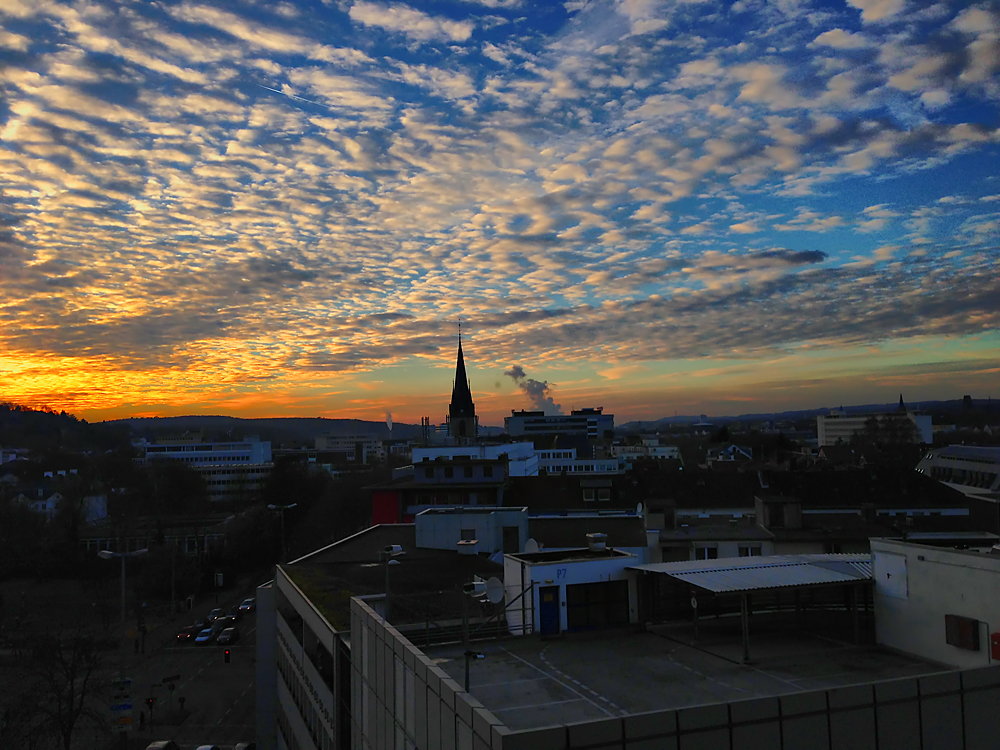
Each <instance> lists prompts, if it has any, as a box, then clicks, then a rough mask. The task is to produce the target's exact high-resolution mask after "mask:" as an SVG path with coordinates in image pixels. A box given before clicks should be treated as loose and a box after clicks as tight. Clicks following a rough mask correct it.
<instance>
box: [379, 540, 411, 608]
mask: <svg viewBox="0 0 1000 750" xmlns="http://www.w3.org/2000/svg"><path fill="white" fill-rule="evenodd" d="M405 554H406V552H405V551H404V550H403V548H402V546H400V545H398V544H390V545H389V546H388V547H386V548H385V549H383V550H382V551H381V552H379V553H378V561H379V562H380V563H382V564H383V565H384V566H385V603H384V604H383V606H382V622H383V623H387V622H389V566H390V565H399V560H396V559H395V558H397V557H399V556H400V555H405Z"/></svg>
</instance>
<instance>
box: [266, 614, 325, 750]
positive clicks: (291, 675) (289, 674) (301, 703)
mask: <svg viewBox="0 0 1000 750" xmlns="http://www.w3.org/2000/svg"><path fill="white" fill-rule="evenodd" d="M278 640H279V641H280V642H281V646H280V647H279V648H278V673H279V674H280V675H281V679H282V680H283V681H284V683H285V687H287V688H288V692H289V694H290V695H291V696H292V700H293V701H294V702H295V706H296V708H298V709H299V716H301V717H302V721H303V722H304V723H305V725H306V731H308V732H309V736H310V737H311V738H312V741H313V744H314V745H316V747H317V748H320V750H333V747H334V745H333V737H332V736H331V735H330V734H329V732H327V730H326V725H325V724H323V721H322V720H321V719H320V715H319V712H318V711H317V710H316V707H315V705H313V702H312V700H310V698H309V696H308V695H307V690H306V688H305V686H304V685H303V684H302V681H301V680H300V679H299V678H298V675H297V674H296V672H297V671H298V670H297V669H296V667H297V665H295V666H293V664H292V662H291V660H290V659H289V658H288V655H287V653H286V651H285V649H286V648H287V643H285V639H284V638H283V637H282V636H281V634H280V633H279V634H278ZM279 713H280V712H279Z"/></svg>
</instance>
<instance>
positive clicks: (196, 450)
mask: <svg viewBox="0 0 1000 750" xmlns="http://www.w3.org/2000/svg"><path fill="white" fill-rule="evenodd" d="M200 437H201V436H200V435H199V436H195V438H193V439H192V438H184V439H177V440H161V441H159V442H157V443H156V444H155V445H145V446H144V457H143V463H145V465H147V466H150V465H152V464H154V463H156V462H160V461H175V462H179V463H183V464H185V465H186V466H189V467H191V468H192V469H194V470H195V471H197V472H198V473H199V474H201V476H202V478H203V479H204V480H205V484H206V485H207V488H208V496H209V499H210V500H213V501H221V500H245V499H248V498H250V497H252V496H253V495H254V494H255V493H256V492H258V491H259V490H260V489H261V488H262V487H263V486H264V482H265V481H266V480H267V477H268V476H270V474H271V471H272V469H274V464H273V463H272V461H271V443H270V442H269V441H267V440H260V439H258V438H257V437H247V438H245V439H244V440H238V441H231V442H230V441H227V442H218V443H214V442H204V441H202V440H201V439H200Z"/></svg>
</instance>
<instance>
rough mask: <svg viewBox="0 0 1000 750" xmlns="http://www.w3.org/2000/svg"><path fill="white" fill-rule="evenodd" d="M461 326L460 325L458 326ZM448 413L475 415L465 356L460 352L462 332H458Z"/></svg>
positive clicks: (457, 415) (463, 415) (458, 415)
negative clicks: (453, 379)
mask: <svg viewBox="0 0 1000 750" xmlns="http://www.w3.org/2000/svg"><path fill="white" fill-rule="evenodd" d="M459 325H461V324H459ZM448 413H449V414H450V415H451V416H452V417H471V416H473V415H475V413H476V405H475V404H474V403H473V401H472V389H471V388H470V387H469V376H468V375H467V374H466V372H465V355H464V353H463V352H462V331H461V328H460V329H459V332H458V361H457V362H456V363H455V384H454V386H453V387H452V389H451V406H450V407H449V408H448Z"/></svg>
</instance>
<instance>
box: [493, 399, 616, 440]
mask: <svg viewBox="0 0 1000 750" xmlns="http://www.w3.org/2000/svg"><path fill="white" fill-rule="evenodd" d="M503 422H504V429H505V430H506V432H507V434H508V435H510V436H511V437H538V436H542V435H580V436H584V437H586V438H587V439H589V440H593V441H596V440H610V439H611V438H612V436H613V435H614V431H615V417H614V415H613V414H605V413H604V409H603V407H600V406H598V407H596V408H592V409H574V410H573V411H572V412H570V413H569V414H546V413H545V412H544V411H514V410H512V411H511V413H510V416H509V417H504V420H503Z"/></svg>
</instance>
